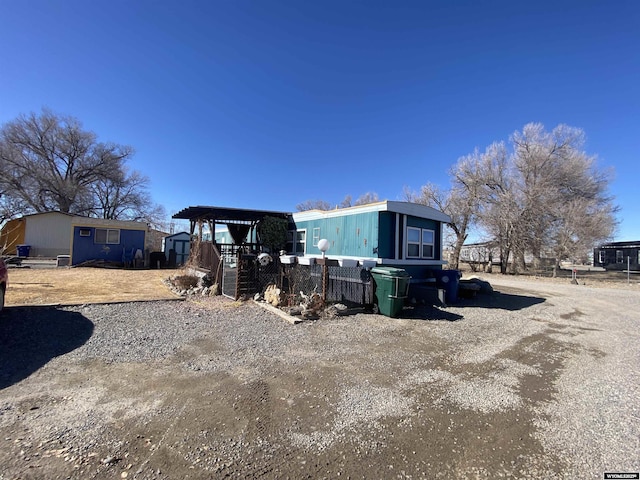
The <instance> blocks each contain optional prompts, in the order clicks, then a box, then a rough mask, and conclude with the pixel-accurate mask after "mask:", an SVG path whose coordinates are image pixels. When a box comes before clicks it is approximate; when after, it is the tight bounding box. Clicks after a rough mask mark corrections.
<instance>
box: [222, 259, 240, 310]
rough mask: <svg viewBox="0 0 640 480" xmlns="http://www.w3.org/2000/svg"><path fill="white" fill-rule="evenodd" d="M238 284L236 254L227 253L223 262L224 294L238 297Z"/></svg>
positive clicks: (234, 297)
mask: <svg viewBox="0 0 640 480" xmlns="http://www.w3.org/2000/svg"><path fill="white" fill-rule="evenodd" d="M237 285H238V264H237V260H236V258H235V256H232V255H225V256H224V257H223V264H222V294H223V295H224V296H225V297H229V298H233V299H234V300H235V299H236V287H237Z"/></svg>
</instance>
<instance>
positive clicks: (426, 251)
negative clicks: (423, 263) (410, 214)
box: [422, 229, 436, 258]
mask: <svg viewBox="0 0 640 480" xmlns="http://www.w3.org/2000/svg"><path fill="white" fill-rule="evenodd" d="M435 237H436V235H435V233H434V231H433V230H426V229H422V258H433V252H434V249H435V248H434V245H435Z"/></svg>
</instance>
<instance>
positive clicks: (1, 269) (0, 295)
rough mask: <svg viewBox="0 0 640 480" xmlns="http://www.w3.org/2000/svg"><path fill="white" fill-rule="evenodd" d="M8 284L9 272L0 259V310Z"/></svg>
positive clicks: (2, 306)
mask: <svg viewBox="0 0 640 480" xmlns="http://www.w3.org/2000/svg"><path fill="white" fill-rule="evenodd" d="M8 282H9V271H8V270H7V264H6V263H5V262H4V259H3V258H0V310H2V309H3V308H4V294H5V292H6V291H7V283H8Z"/></svg>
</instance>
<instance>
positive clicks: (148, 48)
mask: <svg viewBox="0 0 640 480" xmlns="http://www.w3.org/2000/svg"><path fill="white" fill-rule="evenodd" d="M0 12H1V14H0V123H4V122H6V121H8V120H12V119H14V118H15V117H16V116H18V115H19V114H20V113H28V112H31V111H35V112H38V111H40V110H41V108H42V107H48V108H50V109H52V110H54V111H56V112H58V113H63V114H69V115H72V116H75V117H77V118H79V119H80V120H81V121H82V122H83V125H84V127H85V128H87V129H89V130H92V131H94V132H96V133H97V134H98V136H99V138H100V140H103V141H113V142H116V143H120V144H127V145H131V146H133V147H134V148H135V150H136V155H135V157H134V158H133V160H132V162H131V167H132V168H135V169H137V170H140V171H141V172H143V173H144V174H146V175H147V176H148V177H149V178H150V180H151V194H152V196H153V198H154V200H155V201H156V202H157V203H160V204H162V205H164V206H165V208H166V209H167V212H168V213H169V214H172V213H175V212H176V211H178V210H181V209H182V208H185V207H188V206H190V205H219V206H230V207H239V208H260V209H269V210H285V211H292V210H294V209H295V205H296V204H297V203H300V202H302V201H304V200H307V199H323V200H326V201H328V202H330V203H336V204H337V203H339V202H340V201H341V200H342V199H343V198H344V197H345V195H347V194H350V195H352V196H353V198H354V199H355V198H357V197H358V196H360V195H361V194H363V193H366V192H377V193H378V195H379V196H380V198H381V199H389V200H399V199H401V198H402V191H403V188H404V187H405V186H406V187H409V188H411V189H414V190H417V189H419V188H420V186H421V185H423V184H425V183H427V182H433V183H436V184H439V185H441V186H443V187H446V186H448V182H449V180H448V176H447V171H448V169H449V168H450V166H451V165H453V164H454V163H455V162H456V161H457V160H458V158H459V157H461V156H464V155H466V154H468V153H471V152H472V151H473V150H474V148H476V147H478V148H480V149H481V150H484V148H485V147H486V146H487V145H489V144H491V143H492V142H493V141H499V140H508V138H509V136H510V135H511V134H512V133H513V132H514V131H516V130H521V129H522V127H523V126H524V125H525V124H526V123H529V122H540V123H543V124H544V125H545V127H546V128H547V129H548V130H551V129H553V128H554V127H555V126H557V125H558V124H560V123H564V124H568V125H571V126H575V127H579V128H582V129H583V130H584V131H585V132H586V134H587V145H586V151H587V152H588V153H590V154H594V155H597V156H598V159H599V160H598V161H599V166H601V167H603V168H607V167H612V168H613V169H614V171H615V179H614V181H613V183H612V185H611V193H612V194H613V195H615V197H616V202H617V204H618V205H619V206H620V207H621V212H620V217H619V220H620V221H621V225H620V229H619V232H618V234H617V235H616V240H625V239H640V207H639V206H638V200H639V196H638V194H637V189H638V185H639V182H638V175H637V171H638V162H637V160H638V154H639V153H640V131H639V130H640V115H639V113H640V93H639V88H640V2H637V1H636V0H630V1H612V2H604V1H598V2H594V1H589V0H580V1H562V0H559V1H558V0H556V1H553V2H550V1H536V2H518V1H496V2H492V1H485V2H478V1H471V2H461V1H452V2H448V1H441V2H434V1H415V2H411V1H366V2H365V1H349V0H345V1H304V0H296V1H269V0H260V1H252V2H248V1H236V0H234V1H231V0H230V1H204V0H202V1H197V2H196V1H171V2H169V1H158V0H156V1H134V0H127V1H120V0H109V1H102V0H95V1H94V0H92V1H86V0H83V1H70V0H64V1H63V0H46V1H45V0H38V1H36V0H23V1H15V0H0Z"/></svg>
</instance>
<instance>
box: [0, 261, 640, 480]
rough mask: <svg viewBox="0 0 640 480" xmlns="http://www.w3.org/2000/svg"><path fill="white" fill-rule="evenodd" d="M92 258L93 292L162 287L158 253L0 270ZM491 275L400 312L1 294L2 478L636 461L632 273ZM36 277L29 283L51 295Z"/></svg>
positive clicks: (436, 472) (147, 477) (523, 474)
mask: <svg viewBox="0 0 640 480" xmlns="http://www.w3.org/2000/svg"><path fill="white" fill-rule="evenodd" d="M92 273H94V274H95V277H94V278H93V283H98V284H99V285H98V286H97V287H96V288H95V289H94V290H93V291H94V295H95V298H101V299H102V300H101V301H105V299H104V297H100V293H104V291H105V290H106V291H108V290H110V289H119V291H120V292H122V295H132V297H131V298H133V295H141V294H142V292H143V291H145V292H146V290H144V289H143V288H141V287H140V286H141V285H149V286H152V287H153V288H151V291H153V290H154V289H158V291H159V293H158V294H161V293H164V294H165V295H169V296H170V295H171V294H170V293H169V292H168V290H167V291H163V288H164V287H163V286H162V284H161V278H162V277H163V275H165V274H166V272H163V271H155V272H154V271H130V272H127V271H122V270H115V271H102V270H100V271H98V272H92V271H91V270H80V269H78V270H77V271H76V270H73V269H70V270H61V271H57V270H56V271H53V272H39V271H36V270H32V271H30V272H24V275H25V277H20V275H22V274H23V272H20V273H16V272H15V271H12V272H11V274H12V276H11V279H12V281H13V282H17V283H16V284H14V287H13V288H17V289H18V290H20V287H24V288H26V287H27V286H29V285H30V286H31V287H32V288H31V290H33V289H40V290H41V291H42V292H47V291H51V292H53V291H56V292H57V291H63V289H62V288H61V289H60V290H58V289H57V288H56V286H60V287H62V286H65V285H70V284H71V283H72V282H76V283H75V285H76V290H77V291H76V293H78V291H85V290H84V289H85V288H88V285H90V282H89V281H88V280H89V278H88V277H90V276H91V274H92ZM74 275H81V276H83V277H84V278H82V279H79V278H75V280H74ZM129 275H131V280H130V281H129V282H126V285H127V287H126V288H125V287H123V285H125V283H123V278H124V277H128V276H129ZM21 278H22V279H21ZM46 278H48V280H46ZM21 282H22V283H21ZM492 284H493V285H494V287H495V288H496V292H495V293H494V294H493V295H487V296H482V297H480V296H479V297H477V298H475V299H470V300H463V301H461V302H459V303H458V304H456V305H455V306H451V307H449V308H446V309H438V308H432V307H428V306H427V307H414V308H406V309H405V310H404V311H403V315H402V318H400V319H390V318H387V317H383V316H381V315H372V314H358V315H354V316H347V317H336V318H321V319H320V320H317V321H315V322H304V323H301V324H298V325H291V324H288V323H286V322H284V321H283V320H282V319H281V318H279V317H278V316H276V315H273V314H271V313H269V312H267V311H265V310H263V309H262V308H260V307H259V306H258V305H256V304H254V303H253V302H251V301H249V302H244V303H243V302H233V301H231V300H229V299H225V298H222V297H203V298H199V297H198V298H191V299H188V300H186V301H183V302H167V301H157V302H153V301H152V302H131V303H119V304H102V305H90V304H87V303H88V300H87V299H88V298H89V297H87V296H84V297H83V298H82V299H77V302H78V303H82V305H79V306H75V307H66V308H62V307H58V308H52V307H38V306H36V307H8V308H6V309H5V311H4V312H2V314H1V315H0V480H10V479H11V480H13V479H49V478H51V479H58V478H60V479H63V478H70V479H83V480H84V479H99V480H103V479H104V480H106V479H114V478H120V479H122V478H129V479H141V480H142V479H144V480H151V479H157V480H164V479H167V480H170V479H187V478H190V479H202V480H205V479H216V478H249V479H258V478H269V479H271V478H274V479H280V478H283V479H284V478H309V479H311V478H313V479H315V478H331V479H334V478H338V477H340V478H365V479H369V478H371V479H380V478H403V479H404V478H443V479H445V478H446V479H449V478H455V479H467V478H501V477H502V478H536V479H538V478H549V479H551V478H553V479H556V478H566V479H573V478H603V473H604V472H620V471H622V472H637V471H639V470H640V459H639V458H638V455H637V453H638V451H640V443H639V442H640V440H639V439H640V421H639V418H640V417H639V416H638V394H640V392H639V391H638V385H640V351H639V350H638V347H637V345H638V340H639V339H640V337H639V334H638V332H639V331H640V328H639V327H640V318H639V316H638V314H637V312H638V311H640V291H639V290H638V286H637V284H635V285H633V286H630V287H629V288H626V287H625V288H615V289H614V288H603V287H599V288H592V287H589V286H585V285H572V284H570V283H569V282H568V281H566V280H564V281H563V280H557V281H535V280H532V279H521V278H509V277H495V278H493V279H492ZM45 285H50V286H45ZM93 288H94V287H93V286H92V287H91V289H93ZM73 290H74V289H70V294H71V293H72V292H73ZM16 291H17V290H12V291H9V292H8V298H11V296H12V295H13V293H12V292H16ZM148 294H149V293H148V292H147V293H146V295H148ZM16 295H17V294H16ZM39 295H40V296H39V297H34V298H32V300H31V301H41V302H42V303H60V298H61V295H60V294H56V295H50V296H46V294H45V293H40V294H39ZM83 295H88V293H84V294H83ZM15 298H16V297H14V299H15ZM25 298H27V297H25ZM115 298H118V299H120V300H121V299H122V297H115ZM25 301H26V300H25ZM69 301H70V302H71V303H74V302H75V301H76V300H74V297H72V296H70V297H69Z"/></svg>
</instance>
